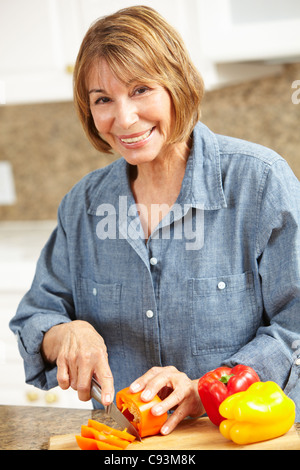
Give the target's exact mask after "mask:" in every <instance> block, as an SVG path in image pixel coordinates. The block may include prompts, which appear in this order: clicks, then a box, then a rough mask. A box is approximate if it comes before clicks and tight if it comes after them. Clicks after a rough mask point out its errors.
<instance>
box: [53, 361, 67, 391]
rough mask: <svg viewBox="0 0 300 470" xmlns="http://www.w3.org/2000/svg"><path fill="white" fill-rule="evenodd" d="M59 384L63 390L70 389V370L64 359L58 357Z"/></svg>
mask: <svg viewBox="0 0 300 470" xmlns="http://www.w3.org/2000/svg"><path fill="white" fill-rule="evenodd" d="M56 365H57V376H56V377H57V382H58V385H59V386H60V388H61V389H62V390H67V389H68V388H69V387H70V376H69V368H68V365H67V363H66V361H65V359H64V358H62V357H60V356H58V358H57V361H56Z"/></svg>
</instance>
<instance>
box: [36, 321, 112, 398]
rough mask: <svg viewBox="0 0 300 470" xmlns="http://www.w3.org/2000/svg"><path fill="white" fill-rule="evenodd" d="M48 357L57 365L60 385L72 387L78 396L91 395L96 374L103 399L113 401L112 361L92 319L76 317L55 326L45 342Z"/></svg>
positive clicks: (46, 335)
mask: <svg viewBox="0 0 300 470" xmlns="http://www.w3.org/2000/svg"><path fill="white" fill-rule="evenodd" d="M42 354H43V357H44V359H45V360H46V361H47V362H50V363H56V365H57V381H58V385H59V386H60V387H61V388H62V389H63V390H66V389H68V388H69V387H72V388H73V389H74V390H77V392H78V398H79V399H80V400H82V401H87V400H89V399H90V398H91V393H90V392H91V380H92V377H93V376H94V377H95V378H96V380H97V381H98V382H99V383H100V385H101V388H102V403H103V405H105V406H107V405H109V404H110V403H111V402H112V401H113V398H114V383H113V376H112V373H111V370H110V367H109V364H108V356H107V349H106V346H105V343H104V340H103V338H102V337H101V336H100V335H99V333H97V331H96V330H95V328H94V327H93V326H92V325H90V324H89V323H87V322H85V321H81V320H75V321H72V322H69V323H62V324H60V325H56V326H54V327H52V328H51V329H50V330H49V331H47V332H46V333H45V336H44V340H43V343H42Z"/></svg>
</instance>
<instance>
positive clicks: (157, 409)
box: [152, 405, 163, 416]
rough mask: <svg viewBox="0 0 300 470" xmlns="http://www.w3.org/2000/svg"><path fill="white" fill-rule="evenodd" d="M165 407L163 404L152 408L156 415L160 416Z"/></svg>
mask: <svg viewBox="0 0 300 470" xmlns="http://www.w3.org/2000/svg"><path fill="white" fill-rule="evenodd" d="M162 411H163V407H162V406H161V405H158V406H154V407H153V409H152V413H153V414H155V415H156V416H159V415H161V414H162Z"/></svg>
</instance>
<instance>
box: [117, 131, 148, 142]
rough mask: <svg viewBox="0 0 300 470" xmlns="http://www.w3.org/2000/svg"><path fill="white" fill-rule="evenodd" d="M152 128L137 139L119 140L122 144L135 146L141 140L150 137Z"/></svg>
mask: <svg viewBox="0 0 300 470" xmlns="http://www.w3.org/2000/svg"><path fill="white" fill-rule="evenodd" d="M153 129H154V127H153V128H152V129H150V130H149V131H147V132H145V134H142V135H139V136H137V137H129V138H128V139H124V138H123V139H122V138H121V139H120V140H121V141H122V142H123V143H124V144H136V143H138V142H142V141H143V140H146V139H148V137H150V135H151V133H152V131H153Z"/></svg>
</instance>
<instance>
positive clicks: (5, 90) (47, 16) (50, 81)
mask: <svg viewBox="0 0 300 470" xmlns="http://www.w3.org/2000/svg"><path fill="white" fill-rule="evenodd" d="M63 3H65V2H64V0H62V4H63ZM59 4H60V3H59V0H26V1H24V0H0V82H1V87H0V88H1V97H0V98H1V102H2V103H4V104H5V103H6V104H14V103H27V102H42V101H56V100H66V99H71V98H72V77H71V75H70V74H68V73H67V71H66V65H67V64H66V60H65V56H64V50H65V47H64V45H63V41H64V37H63V31H64V28H65V27H67V25H64V24H63V23H62V21H61V20H62V18H61V13H60V8H59Z"/></svg>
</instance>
